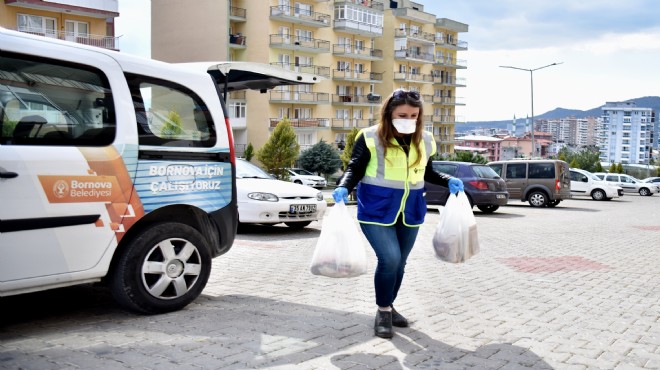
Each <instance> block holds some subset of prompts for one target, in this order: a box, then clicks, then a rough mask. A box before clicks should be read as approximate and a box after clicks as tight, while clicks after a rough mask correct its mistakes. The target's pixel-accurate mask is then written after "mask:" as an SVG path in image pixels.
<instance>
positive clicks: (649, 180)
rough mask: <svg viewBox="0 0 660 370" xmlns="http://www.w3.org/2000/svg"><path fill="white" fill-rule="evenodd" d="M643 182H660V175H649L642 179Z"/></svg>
mask: <svg viewBox="0 0 660 370" xmlns="http://www.w3.org/2000/svg"><path fill="white" fill-rule="evenodd" d="M642 182H651V183H654V184H660V177H647V178H645V179H642Z"/></svg>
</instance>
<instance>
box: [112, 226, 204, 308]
mask: <svg viewBox="0 0 660 370" xmlns="http://www.w3.org/2000/svg"><path fill="white" fill-rule="evenodd" d="M121 253H122V254H121V256H120V257H119V260H118V261H117V263H116V264H115V265H114V270H113V271H112V273H111V277H110V280H109V286H110V292H111V293H112V296H113V297H114V298H115V300H116V301H117V302H118V303H119V304H120V305H121V306H122V307H124V308H126V309H128V310H131V311H136V312H140V313H144V314H159V313H165V312H171V311H176V310H180V309H181V308H183V307H185V306H186V305H188V304H189V303H190V302H192V301H193V300H195V298H197V297H198V296H199V295H200V294H201V293H202V290H203V289H204V287H205V286H206V283H207V281H208V279H209V275H210V273H211V254H210V248H209V245H208V243H207V241H206V239H205V238H204V236H202V234H201V233H200V232H199V231H197V229H195V228H193V227H191V226H188V225H186V224H182V223H178V222H163V223H157V224H154V225H151V226H150V227H148V228H146V229H145V230H142V231H141V232H140V233H139V234H138V235H136V236H135V237H134V238H132V239H131V240H129V241H128V244H127V245H126V248H124V249H123V250H122V251H121ZM146 270H148V271H149V272H143V271H146Z"/></svg>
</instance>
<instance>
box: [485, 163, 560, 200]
mask: <svg viewBox="0 0 660 370" xmlns="http://www.w3.org/2000/svg"><path fill="white" fill-rule="evenodd" d="M488 165H489V166H490V167H491V168H492V169H493V170H494V171H495V172H496V173H497V174H498V175H500V176H501V177H502V178H503V179H504V181H505V182H506V190H507V191H508V192H509V198H510V199H520V200H521V201H523V202H524V201H528V202H529V204H530V205H531V206H532V207H546V206H547V207H555V206H556V205H558V204H559V202H561V201H562V200H564V199H569V198H570V197H571V177H570V173H569V171H568V163H566V162H564V161H560V160H556V159H536V160H528V159H514V160H510V161H497V162H490V163H488Z"/></svg>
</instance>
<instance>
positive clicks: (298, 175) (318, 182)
mask: <svg viewBox="0 0 660 370" xmlns="http://www.w3.org/2000/svg"><path fill="white" fill-rule="evenodd" d="M287 171H288V172H289V178H290V179H291V182H293V183H295V184H301V185H307V186H311V187H313V188H316V189H323V188H324V187H325V186H326V185H328V182H327V181H326V180H325V179H324V178H323V177H321V176H317V175H315V174H313V173H311V172H309V171H307V170H304V169H302V168H287Z"/></svg>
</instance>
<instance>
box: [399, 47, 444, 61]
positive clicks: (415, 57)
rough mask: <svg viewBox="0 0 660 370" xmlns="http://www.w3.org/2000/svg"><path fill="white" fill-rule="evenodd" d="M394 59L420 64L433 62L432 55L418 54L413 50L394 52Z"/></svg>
mask: <svg viewBox="0 0 660 370" xmlns="http://www.w3.org/2000/svg"><path fill="white" fill-rule="evenodd" d="M394 59H397V60H406V61H411V62H422V63H433V62H434V61H435V58H434V55H433V54H432V53H419V52H416V51H414V50H413V49H408V50H396V51H394Z"/></svg>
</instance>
